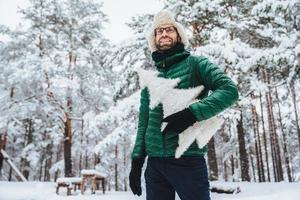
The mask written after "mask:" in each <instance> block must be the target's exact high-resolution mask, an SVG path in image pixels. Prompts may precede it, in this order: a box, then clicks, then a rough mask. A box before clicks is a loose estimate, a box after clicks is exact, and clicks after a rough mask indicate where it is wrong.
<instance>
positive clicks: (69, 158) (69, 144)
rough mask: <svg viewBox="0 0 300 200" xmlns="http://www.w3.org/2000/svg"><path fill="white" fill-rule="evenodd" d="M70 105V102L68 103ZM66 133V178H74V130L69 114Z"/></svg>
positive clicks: (66, 114) (67, 115)
mask: <svg viewBox="0 0 300 200" xmlns="http://www.w3.org/2000/svg"><path fill="white" fill-rule="evenodd" d="M68 104H70V102H69V101H68ZM65 116H66V122H65V133H64V162H65V177H72V176H73V173H72V154H71V152H72V128H71V119H70V117H69V114H68V113H65Z"/></svg>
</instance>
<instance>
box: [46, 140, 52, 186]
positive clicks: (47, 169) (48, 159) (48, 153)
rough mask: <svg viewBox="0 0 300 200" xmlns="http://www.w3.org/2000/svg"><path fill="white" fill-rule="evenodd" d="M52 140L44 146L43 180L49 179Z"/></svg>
mask: <svg viewBox="0 0 300 200" xmlns="http://www.w3.org/2000/svg"><path fill="white" fill-rule="evenodd" d="M52 145H53V144H52V142H51V143H50V144H48V145H47V147H46V163H45V168H44V181H50V172H49V170H50V169H51V166H52Z"/></svg>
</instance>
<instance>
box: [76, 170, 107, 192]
mask: <svg viewBox="0 0 300 200" xmlns="http://www.w3.org/2000/svg"><path fill="white" fill-rule="evenodd" d="M81 177H82V184H81V194H83V193H84V192H85V190H86V186H85V185H86V183H87V182H89V181H91V183H92V188H91V190H92V194H95V192H96V190H97V189H99V183H100V181H101V183H102V191H103V194H105V177H106V175H105V174H103V173H101V172H99V171H96V170H93V169H90V170H87V169H85V170H81Z"/></svg>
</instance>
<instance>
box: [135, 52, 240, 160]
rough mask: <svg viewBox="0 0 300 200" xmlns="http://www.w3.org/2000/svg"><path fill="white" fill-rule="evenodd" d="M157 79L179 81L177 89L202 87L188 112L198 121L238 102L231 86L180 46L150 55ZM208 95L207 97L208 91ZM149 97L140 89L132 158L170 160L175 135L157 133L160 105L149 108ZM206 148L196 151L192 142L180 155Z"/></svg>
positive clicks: (219, 72)
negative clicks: (156, 71)
mask: <svg viewBox="0 0 300 200" xmlns="http://www.w3.org/2000/svg"><path fill="white" fill-rule="evenodd" d="M152 58H153V60H154V61H155V65H156V68H157V70H158V71H159V77H164V78H167V79H174V78H178V77H179V78H180V79H181V82H180V83H179V84H178V86H177V88H178V89H186V88H190V87H196V86H199V85H203V86H204V87H205V89H204V91H202V93H201V94H200V95H199V96H198V98H197V99H199V101H197V102H196V103H193V104H191V105H190V106H189V109H190V110H191V111H192V113H193V114H194V115H195V117H196V118H197V119H198V121H201V120H206V119H208V118H210V117H213V116H215V115H216V114H218V113H220V112H222V111H223V110H224V109H226V108H228V107H229V106H231V105H232V104H233V103H234V102H236V101H237V99H238V90H237V86H236V85H235V83H234V82H233V81H232V80H231V79H230V78H229V77H228V76H226V75H225V74H224V72H223V71H222V70H220V69H219V68H218V67H217V66H216V65H214V64H212V63H211V62H210V61H209V60H208V59H207V58H205V57H199V56H193V55H190V53H189V52H187V51H185V50H184V49H183V46H182V47H177V48H175V49H173V50H172V51H169V52H167V53H166V54H164V55H161V54H159V53H157V52H154V53H153V54H152ZM209 91H212V93H211V94H210V95H209V96H208V92H209ZM149 103H150V97H149V91H148V88H147V87H145V88H142V90H141V98H140V107H139V120H138V130H137V137H136V141H135V146H134V149H133V152H132V159H134V158H137V157H145V156H150V157H174V155H175V150H176V148H177V146H178V135H177V134H172V133H167V134H165V135H162V134H161V124H162V119H163V107H162V104H158V106H156V107H155V108H154V109H150V108H149ZM206 153H207V146H205V147H203V148H202V149H199V148H198V146H197V143H196V141H195V142H194V143H193V144H192V145H191V146H190V147H189V148H188V150H187V151H185V153H184V154H183V155H184V156H195V155H205V154H206Z"/></svg>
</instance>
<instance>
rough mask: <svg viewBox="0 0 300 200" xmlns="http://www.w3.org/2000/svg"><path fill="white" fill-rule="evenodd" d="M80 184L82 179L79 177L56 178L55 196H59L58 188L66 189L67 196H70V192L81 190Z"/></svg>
mask: <svg viewBox="0 0 300 200" xmlns="http://www.w3.org/2000/svg"><path fill="white" fill-rule="evenodd" d="M81 184H82V178H81V177H63V178H58V179H57V180H56V194H59V188H60V187H66V188H67V195H71V190H72V189H74V191H76V189H77V188H78V189H79V188H81Z"/></svg>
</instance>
